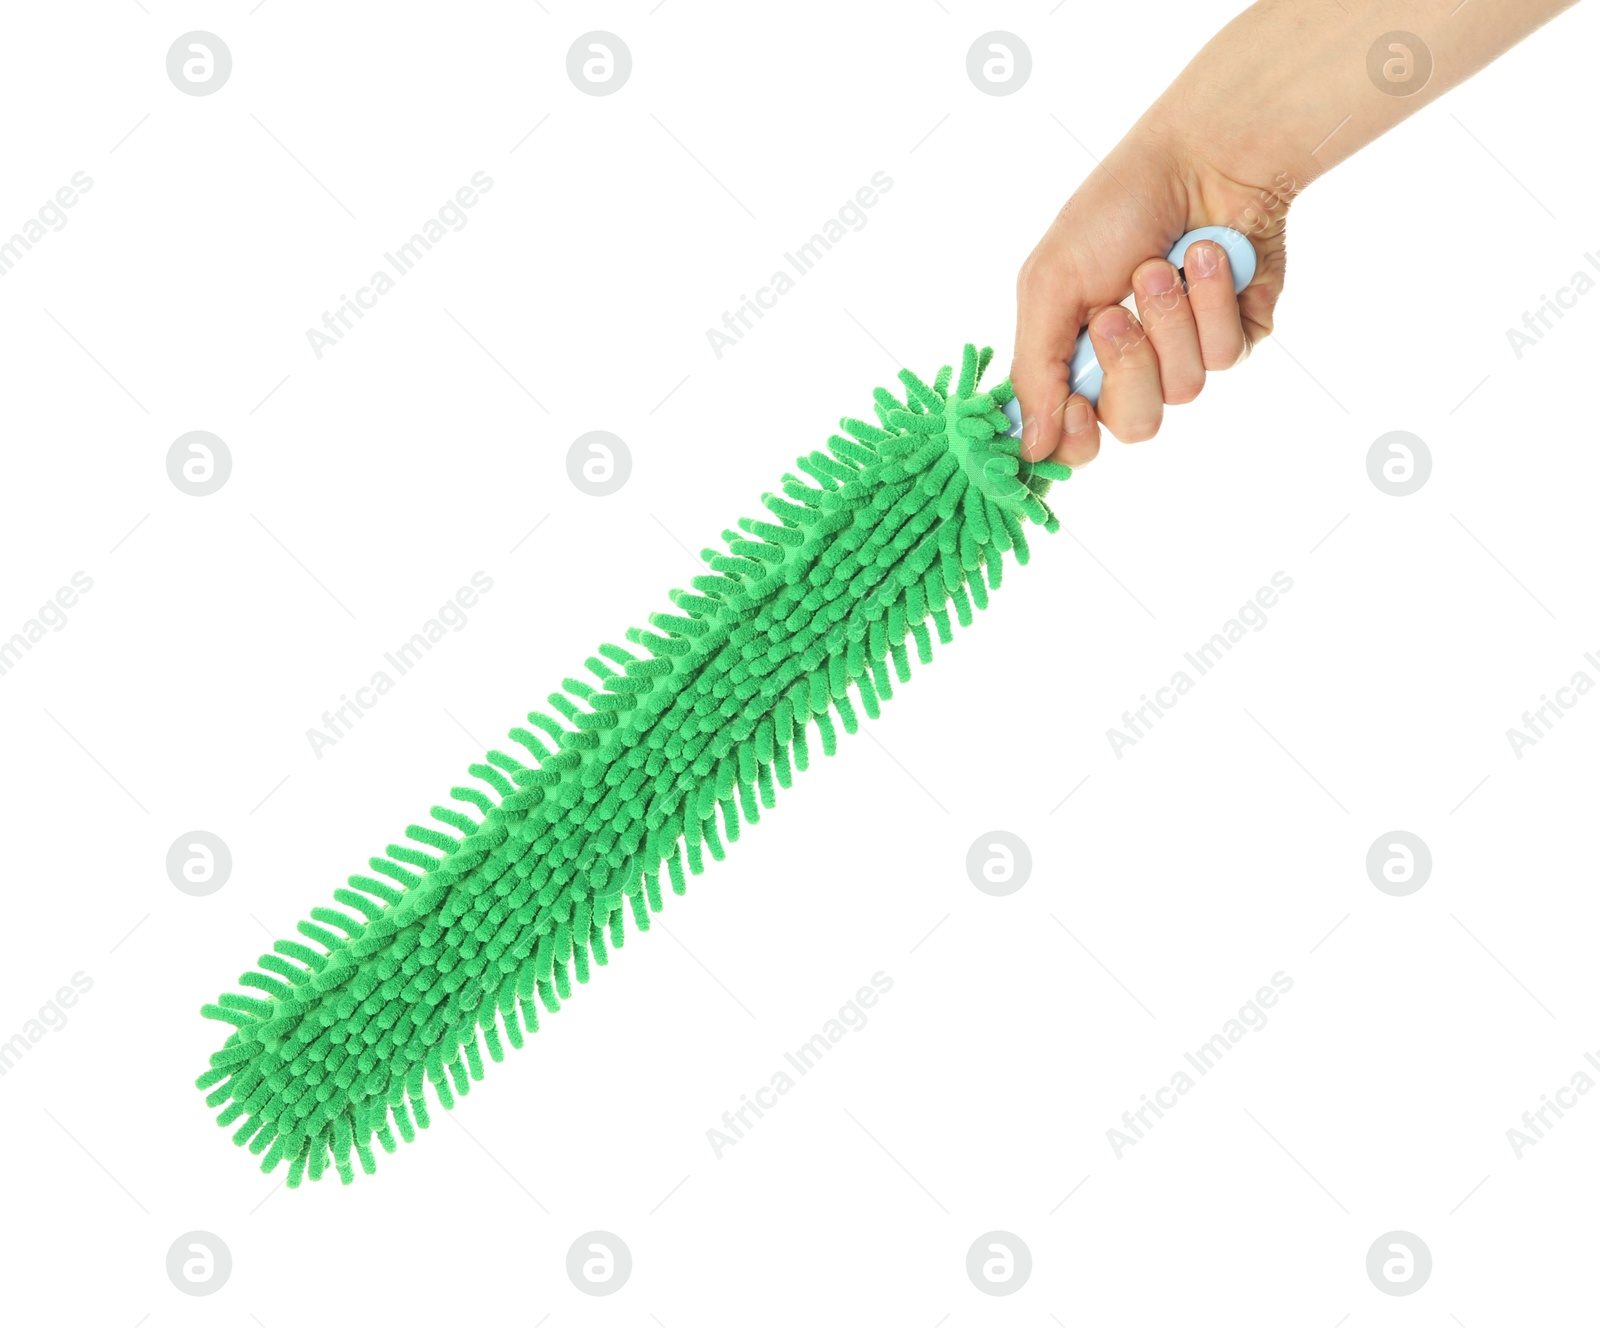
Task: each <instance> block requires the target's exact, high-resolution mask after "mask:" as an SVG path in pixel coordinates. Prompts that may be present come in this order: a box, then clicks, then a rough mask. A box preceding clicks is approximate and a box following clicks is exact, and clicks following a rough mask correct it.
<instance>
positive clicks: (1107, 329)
mask: <svg viewBox="0 0 1600 1328" xmlns="http://www.w3.org/2000/svg"><path fill="white" fill-rule="evenodd" d="M1094 326H1095V330H1096V331H1097V332H1099V333H1100V335H1101V336H1102V337H1104V338H1105V339H1106V340H1107V341H1109V342H1110V343H1111V344H1112V346H1113V347H1115V348H1116V352H1117V354H1118V355H1119V356H1120V355H1125V354H1127V352H1128V351H1130V350H1131V349H1133V347H1135V346H1137V345H1138V344H1139V343H1140V341H1142V340H1143V339H1144V333H1143V331H1142V330H1141V329H1140V328H1139V327H1138V325H1137V324H1136V323H1134V321H1133V319H1132V318H1131V317H1129V315H1128V311H1127V310H1126V309H1124V308H1123V307H1122V306H1121V305H1120V304H1114V305H1112V306H1111V307H1110V308H1109V309H1107V310H1106V311H1105V312H1104V313H1103V314H1101V315H1100V316H1099V317H1098V318H1096V319H1095V320H1094Z"/></svg>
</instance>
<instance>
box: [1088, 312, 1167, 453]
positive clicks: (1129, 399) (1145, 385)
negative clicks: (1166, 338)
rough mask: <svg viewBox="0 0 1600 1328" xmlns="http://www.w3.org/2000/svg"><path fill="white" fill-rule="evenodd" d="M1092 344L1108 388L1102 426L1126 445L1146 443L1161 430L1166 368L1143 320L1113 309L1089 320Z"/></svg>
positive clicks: (1102, 399) (1103, 390) (1102, 404)
mask: <svg viewBox="0 0 1600 1328" xmlns="http://www.w3.org/2000/svg"><path fill="white" fill-rule="evenodd" d="M1089 339H1090V340H1091V341H1092V342H1093V343H1094V353H1095V357H1096V358H1097V359H1098V360H1099V361H1100V371H1101V373H1102V374H1104V375H1105V382H1104V384H1103V386H1102V387H1101V389H1100V422H1101V423H1102V424H1104V425H1105V426H1106V428H1108V429H1110V430H1111V432H1112V433H1113V434H1114V435H1115V436H1116V437H1117V438H1120V439H1121V440H1122V441H1123V442H1125V443H1142V442H1144V441H1145V439H1147V438H1153V437H1155V433H1156V430H1157V429H1159V428H1160V427H1161V414H1162V409H1161V365H1160V362H1159V361H1158V360H1157V358H1156V352H1155V347H1154V346H1152V345H1151V344H1150V338H1149V337H1148V336H1147V335H1146V334H1145V330H1144V328H1143V327H1141V326H1140V325H1139V320H1138V319H1137V318H1135V317H1134V316H1133V315H1132V314H1131V313H1129V312H1128V311H1127V310H1126V309H1124V308H1123V307H1122V306H1121V305H1120V304H1114V305H1112V306H1111V307H1110V308H1109V309H1102V310H1101V311H1100V312H1099V313H1097V314H1096V315H1095V316H1094V317H1093V318H1091V319H1090V320H1089Z"/></svg>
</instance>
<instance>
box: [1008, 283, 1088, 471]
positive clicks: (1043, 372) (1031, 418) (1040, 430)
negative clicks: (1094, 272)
mask: <svg viewBox="0 0 1600 1328" xmlns="http://www.w3.org/2000/svg"><path fill="white" fill-rule="evenodd" d="M1083 313H1084V310H1083V308H1082V306H1081V303H1080V300H1079V299H1078V297H1077V296H1076V294H1075V293H1074V292H1073V291H1071V290H1069V289H1067V288H1066V283H1065V282H1064V281H1063V280H1062V278H1061V273H1060V269H1059V268H1058V269H1056V270H1055V271H1049V270H1046V271H1040V270H1039V269H1038V268H1037V267H1035V265H1034V264H1033V263H1029V264H1028V265H1027V267H1025V268H1024V269H1023V272H1022V275H1021V276H1020V277H1019V278H1018V279H1017V336H1016V343H1015V350H1014V351H1013V355H1012V360H1011V386H1012V389H1013V390H1014V391H1015V392H1016V394H1017V403H1018V405H1019V406H1020V407H1021V409H1022V455H1023V458H1024V459H1025V460H1027V461H1041V460H1043V459H1045V458H1046V457H1049V456H1051V455H1052V454H1053V453H1054V452H1055V450H1056V448H1057V447H1059V446H1060V444H1061V438H1062V416H1063V415H1064V414H1065V412H1066V408H1067V398H1068V396H1069V395H1070V389H1069V386H1068V383H1067V365H1068V363H1069V362H1070V361H1071V359H1072V348H1073V345H1074V344H1075V343H1076V342H1077V339H1078V332H1079V330H1080V329H1081V327H1082V326H1083Z"/></svg>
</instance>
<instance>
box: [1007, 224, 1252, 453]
mask: <svg viewBox="0 0 1600 1328" xmlns="http://www.w3.org/2000/svg"><path fill="white" fill-rule="evenodd" d="M1196 240H1213V241H1215V242H1216V243H1217V244H1220V245H1221V246H1222V248H1223V251H1224V252H1225V253H1226V254H1227V255H1228V266H1229V267H1230V268H1231V269H1232V271H1233V289H1234V290H1235V291H1242V290H1243V289H1244V288H1245V287H1246V286H1248V285H1249V284H1250V280H1251V278H1252V277H1254V276H1255V274H1256V251H1255V249H1254V247H1253V246H1252V245H1251V243H1250V241H1249V240H1248V239H1246V238H1245V237H1244V236H1243V235H1242V234H1240V232H1238V231H1236V230H1233V229H1232V228H1231V227H1228V226H1202V227H1200V229H1199V230H1195V231H1190V232H1189V233H1188V234H1187V235H1185V236H1184V237H1183V238H1182V239H1180V240H1179V241H1178V242H1177V244H1175V245H1173V246H1172V249H1171V250H1170V251H1169V252H1168V254H1167V262H1169V263H1171V264H1172V265H1173V267H1175V268H1177V269H1178V275H1179V277H1180V278H1182V276H1183V256H1184V255H1185V254H1186V253H1188V252H1189V246H1190V245H1191V244H1193V243H1194V242H1195V241H1196ZM1188 288H1189V286H1188V282H1187V281H1185V282H1184V289H1185V290H1188ZM1103 380H1104V376H1103V375H1102V373H1101V371H1100V361H1099V359H1098V357H1097V356H1096V355H1095V353H1094V345H1093V343H1092V342H1090V340H1089V332H1088V329H1085V330H1084V331H1082V332H1080V333H1079V334H1078V341H1077V344H1076V345H1075V346H1073V348H1072V359H1071V361H1070V362H1069V364H1068V366H1067V381H1068V383H1070V384H1071V386H1072V390H1073V391H1074V392H1076V393H1078V394H1079V395H1080V396H1082V397H1086V398H1087V399H1088V401H1089V404H1090V405H1094V404H1096V403H1097V402H1099V400H1100V385H1101V383H1102V381H1103ZM1002 409H1003V410H1004V411H1005V413H1006V418H1007V419H1009V420H1010V421H1011V437H1013V438H1020V437H1021V436H1022V407H1021V406H1020V405H1018V404H1017V399H1016V398H1015V397H1012V398H1011V400H1010V401H1008V402H1006V404H1005V405H1004V407H1002Z"/></svg>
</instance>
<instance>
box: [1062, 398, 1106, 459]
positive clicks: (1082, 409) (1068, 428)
mask: <svg viewBox="0 0 1600 1328" xmlns="http://www.w3.org/2000/svg"><path fill="white" fill-rule="evenodd" d="M1099 455H1100V421H1099V420H1098V419H1097V418H1095V413H1094V407H1093V406H1091V405H1090V404H1089V403H1088V401H1086V400H1085V399H1084V398H1083V397H1081V396H1079V395H1078V394H1077V393H1076V392H1074V393H1073V394H1072V396H1071V397H1069V398H1068V399H1067V405H1066V409H1065V410H1064V411H1063V412H1062V415H1061V440H1060V442H1059V443H1058V444H1057V445H1056V450H1055V452H1054V453H1053V454H1052V455H1051V460H1052V461H1059V462H1061V463H1062V464H1064V465H1068V466H1071V467H1073V468H1074V469H1077V468H1078V467H1079V466H1087V465H1088V464H1089V463H1090V462H1091V461H1093V460H1094V459H1095V458H1096V457H1097V456H1099Z"/></svg>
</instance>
